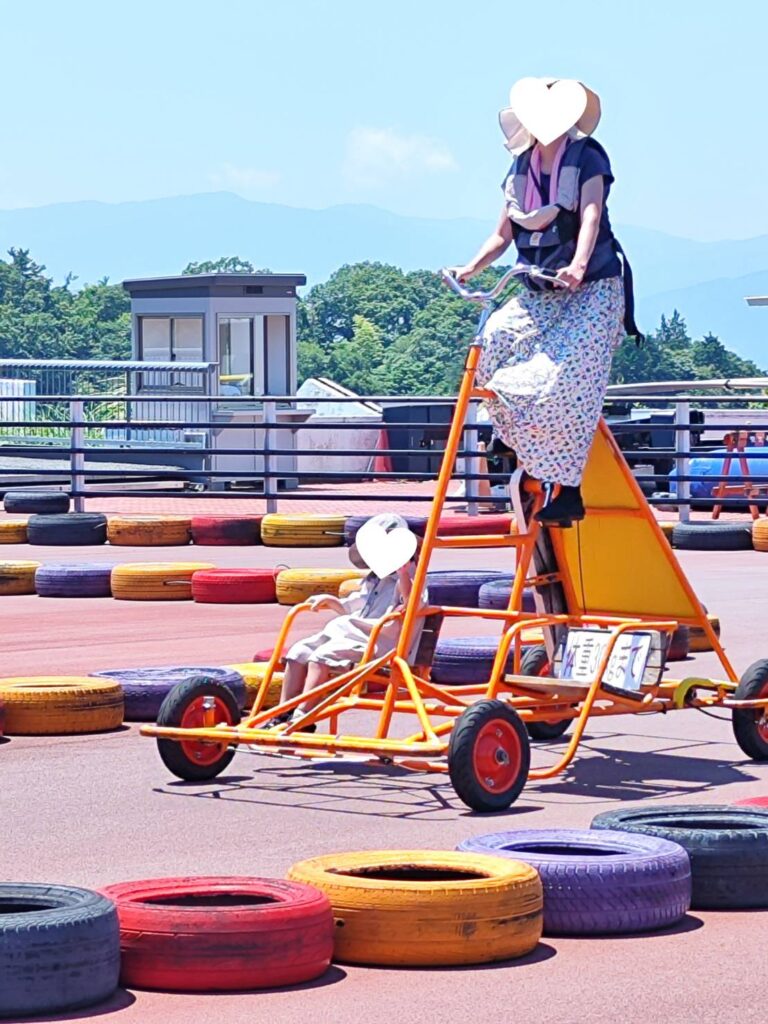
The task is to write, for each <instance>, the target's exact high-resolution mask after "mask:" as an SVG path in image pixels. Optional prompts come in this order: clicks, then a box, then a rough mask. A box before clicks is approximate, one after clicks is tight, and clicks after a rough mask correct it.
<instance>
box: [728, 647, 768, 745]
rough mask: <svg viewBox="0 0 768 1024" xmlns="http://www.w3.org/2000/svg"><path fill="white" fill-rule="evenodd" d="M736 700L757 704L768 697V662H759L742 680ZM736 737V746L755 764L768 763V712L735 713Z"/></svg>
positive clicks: (734, 733) (734, 731)
mask: <svg viewBox="0 0 768 1024" xmlns="http://www.w3.org/2000/svg"><path fill="white" fill-rule="evenodd" d="M733 696H734V697H735V698H736V700H758V698H760V697H768V660H765V659H764V660H763V661H756V662H754V663H753V664H752V665H750V666H749V668H748V669H747V671H746V672H745V673H744V675H743V676H742V677H741V679H740V680H739V685H738V686H737V687H736V692H735V693H734V695H733ZM732 724H733V735H734V736H735V737H736V742H737V743H738V744H739V746H740V747H741V749H742V750H743V751H744V753H745V754H746V755H747V757H751V758H752V760H753V761H768V709H766V708H758V709H756V710H755V711H748V710H746V709H743V710H739V709H738V708H737V709H736V710H734V712H733V718H732Z"/></svg>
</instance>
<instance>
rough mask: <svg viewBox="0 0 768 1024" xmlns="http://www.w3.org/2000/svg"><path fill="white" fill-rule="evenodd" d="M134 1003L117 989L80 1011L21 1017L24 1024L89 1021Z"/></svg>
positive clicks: (133, 997) (132, 999) (129, 996)
mask: <svg viewBox="0 0 768 1024" xmlns="http://www.w3.org/2000/svg"><path fill="white" fill-rule="evenodd" d="M135 1002H136V996H134V995H133V994H132V993H131V992H126V990H125V989H124V988H119V989H118V990H117V992H115V994H114V995H113V996H111V997H110V998H109V999H107V1000H106V1001H105V1002H103V1003H96V1004H95V1006H84V1007H82V1009H80V1010H68V1011H66V1012H65V1013H53V1014H46V1015H45V1016H42V1017H39V1016H34V1017H21V1018H19V1019H20V1020H21V1021H23V1022H24V1024H43V1022H44V1021H55V1020H62V1021H63V1020H89V1019H90V1018H92V1017H103V1016H104V1015H105V1014H107V1013H115V1011H116V1010H126V1009H127V1008H128V1007H129V1006H133V1004H134V1003H135Z"/></svg>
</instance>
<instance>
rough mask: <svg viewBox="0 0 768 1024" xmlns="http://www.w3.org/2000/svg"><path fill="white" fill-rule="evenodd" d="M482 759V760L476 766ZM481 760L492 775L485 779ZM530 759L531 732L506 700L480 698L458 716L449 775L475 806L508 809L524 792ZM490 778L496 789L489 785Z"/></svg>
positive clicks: (464, 798)
mask: <svg viewBox="0 0 768 1024" xmlns="http://www.w3.org/2000/svg"><path fill="white" fill-rule="evenodd" d="M494 743H495V744H496V747H495V748H492V745H493V744H494ZM479 744H482V745H483V749H482V752H481V750H478V745H479ZM478 758H482V760H481V763H480V765H479V766H477V767H476V764H477V760H478ZM504 758H506V759H507V760H504ZM483 763H485V764H486V765H487V770H488V772H489V774H488V775H485V776H484V777H483V778H481V777H480V774H479V772H483V770H484V767H483ZM530 764H531V747H530V743H529V741H528V733H527V732H526V731H525V726H524V725H523V723H522V720H521V718H520V716H519V715H518V713H517V712H516V711H514V710H513V709H512V708H511V707H510V706H509V705H508V704H505V703H504V702H503V701H500V700H481V701H478V702H477V703H476V704H473V705H472V706H471V707H469V708H467V710H466V711H464V712H462V714H461V715H459V717H458V718H457V719H456V723H455V725H454V727H453V732H452V733H451V739H450V742H449V744H448V774H449V775H450V779H451V783H452V784H453V788H454V789H455V790H456V794H457V795H458V797H459V798H460V799H461V800H462V801H463V802H464V803H465V804H466V805H467V807H471V808H472V810H473V811H483V812H488V811H504V810H506V809H507V807H509V806H510V805H511V804H513V803H514V802H515V800H517V798H518V797H519V796H520V793H521V792H522V789H523V786H524V785H525V780H526V779H527V778H528V769H529V768H530ZM507 765H509V767H507ZM491 779H494V782H495V784H496V785H497V786H498V789H492V788H489V783H490V785H493V784H494V783H491Z"/></svg>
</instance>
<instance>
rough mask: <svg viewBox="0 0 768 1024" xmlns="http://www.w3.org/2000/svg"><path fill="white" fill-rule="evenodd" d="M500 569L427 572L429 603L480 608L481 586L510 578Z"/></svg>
mask: <svg viewBox="0 0 768 1024" xmlns="http://www.w3.org/2000/svg"><path fill="white" fill-rule="evenodd" d="M509 578H510V577H509V573H504V572H501V571H500V570H499V569H447V570H438V571H437V572H430V573H427V592H428V594H429V603H430V604H438V605H448V606H449V607H455V608H479V607H480V605H479V600H480V588H481V587H483V586H484V585H486V584H488V583H491V582H496V581H503V580H509Z"/></svg>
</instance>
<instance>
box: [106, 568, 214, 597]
mask: <svg viewBox="0 0 768 1024" xmlns="http://www.w3.org/2000/svg"><path fill="white" fill-rule="evenodd" d="M214 568H215V566H213V565H211V564H210V562H126V563H124V564H122V565H116V566H115V567H114V568H113V569H112V575H111V586H112V596H113V597H114V598H116V600H118V601H191V600H192V576H193V575H194V574H195V573H196V572H200V571H201V570H203V569H214Z"/></svg>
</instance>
